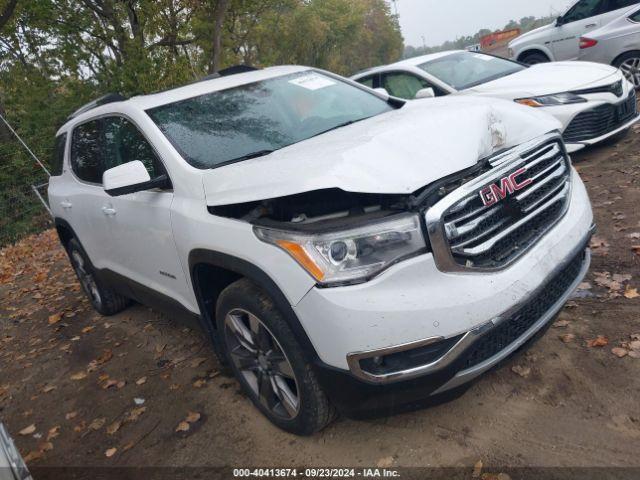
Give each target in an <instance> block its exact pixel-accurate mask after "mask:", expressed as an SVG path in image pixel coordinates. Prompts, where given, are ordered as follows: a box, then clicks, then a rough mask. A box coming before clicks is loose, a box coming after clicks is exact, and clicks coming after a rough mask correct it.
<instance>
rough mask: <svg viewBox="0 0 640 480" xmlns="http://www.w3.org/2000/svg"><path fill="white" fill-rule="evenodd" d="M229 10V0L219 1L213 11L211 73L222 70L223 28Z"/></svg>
mask: <svg viewBox="0 0 640 480" xmlns="http://www.w3.org/2000/svg"><path fill="white" fill-rule="evenodd" d="M228 8H229V0H218V1H217V2H216V7H215V8H214V10H213V22H214V30H213V39H212V42H211V47H212V50H213V52H212V55H211V62H209V73H216V72H218V71H219V70H220V61H221V59H222V27H223V26H224V16H225V14H226V13H227V9H228Z"/></svg>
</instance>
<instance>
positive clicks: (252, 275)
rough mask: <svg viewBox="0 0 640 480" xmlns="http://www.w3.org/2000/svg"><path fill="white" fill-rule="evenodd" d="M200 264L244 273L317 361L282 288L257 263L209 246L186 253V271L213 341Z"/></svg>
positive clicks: (210, 308)
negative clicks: (199, 268)
mask: <svg viewBox="0 0 640 480" xmlns="http://www.w3.org/2000/svg"><path fill="white" fill-rule="evenodd" d="M202 264H205V265H210V266H213V267H217V268H222V269H224V270H228V271H230V272H233V273H236V274H238V275H240V276H242V277H246V278H248V279H249V280H251V281H252V282H254V283H255V284H256V285H258V286H259V287H260V288H262V289H263V290H265V291H266V292H267V294H268V295H269V296H270V297H271V299H272V300H273V302H274V303H275V305H276V307H277V308H278V310H279V311H280V313H282V315H283V317H284V320H285V321H286V322H287V323H288V324H289V327H291V330H292V332H293V334H294V336H295V337H296V340H297V341H298V342H299V343H300V345H301V346H302V348H303V350H304V352H305V354H307V355H308V357H309V358H308V360H309V361H311V362H313V363H316V364H317V363H318V362H319V361H320V357H318V354H317V352H316V350H315V348H314V347H313V344H312V343H311V340H309V337H308V335H307V332H306V331H305V330H304V328H303V327H302V324H301V323H300V320H298V316H297V315H296V314H295V312H294V311H293V308H292V307H291V304H290V303H289V301H288V300H287V298H286V296H285V295H284V293H282V290H280V287H278V285H277V284H276V283H275V282H274V281H273V280H272V279H271V277H270V276H269V275H268V274H267V273H265V272H264V271H263V270H262V269H260V268H258V267H256V266H255V265H254V264H252V263H250V262H247V261H246V260H242V259H240V258H237V257H234V256H232V255H228V254H225V253H220V252H216V251H212V250H205V249H195V250H192V251H191V252H190V253H189V275H190V276H191V282H192V285H193V288H194V293H195V295H196V299H197V301H198V307H199V308H200V312H201V317H202V319H203V322H202V323H203V328H205V329H206V330H205V331H206V333H207V334H208V335H209V336H210V337H211V339H212V340H213V341H214V345H217V343H218V341H217V339H216V337H217V332H216V321H215V318H214V315H213V312H214V311H215V305H210V304H207V303H206V302H205V298H206V297H205V295H204V294H203V291H202V286H201V285H199V282H198V276H197V275H196V271H195V267H196V266H197V265H202Z"/></svg>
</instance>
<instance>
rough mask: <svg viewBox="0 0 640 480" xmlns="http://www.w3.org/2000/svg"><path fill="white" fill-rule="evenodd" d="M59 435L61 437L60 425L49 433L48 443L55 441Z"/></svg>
mask: <svg viewBox="0 0 640 480" xmlns="http://www.w3.org/2000/svg"><path fill="white" fill-rule="evenodd" d="M58 435H60V425H56V426H55V427H52V428H50V429H49V433H47V441H49V440H53V439H54V438H56V437H57V436H58Z"/></svg>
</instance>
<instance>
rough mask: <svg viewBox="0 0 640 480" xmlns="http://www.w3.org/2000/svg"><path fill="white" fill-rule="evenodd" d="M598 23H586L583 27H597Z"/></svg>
mask: <svg viewBox="0 0 640 480" xmlns="http://www.w3.org/2000/svg"><path fill="white" fill-rule="evenodd" d="M597 26H598V24H597V23H590V24H589V25H587V26H586V27H585V28H593V27H597Z"/></svg>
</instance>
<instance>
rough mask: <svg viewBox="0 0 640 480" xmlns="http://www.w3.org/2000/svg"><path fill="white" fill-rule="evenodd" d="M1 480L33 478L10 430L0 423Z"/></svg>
mask: <svg viewBox="0 0 640 480" xmlns="http://www.w3.org/2000/svg"><path fill="white" fill-rule="evenodd" d="M0 480H33V478H32V477H31V474H30V473H29V470H28V469H27V466H26V465H25V464H24V461H23V460H22V457H21V456H20V452H18V449H17V448H16V446H15V444H14V443H13V440H11V437H10V436H9V432H7V429H6V428H5V427H4V425H3V424H2V423H0Z"/></svg>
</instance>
